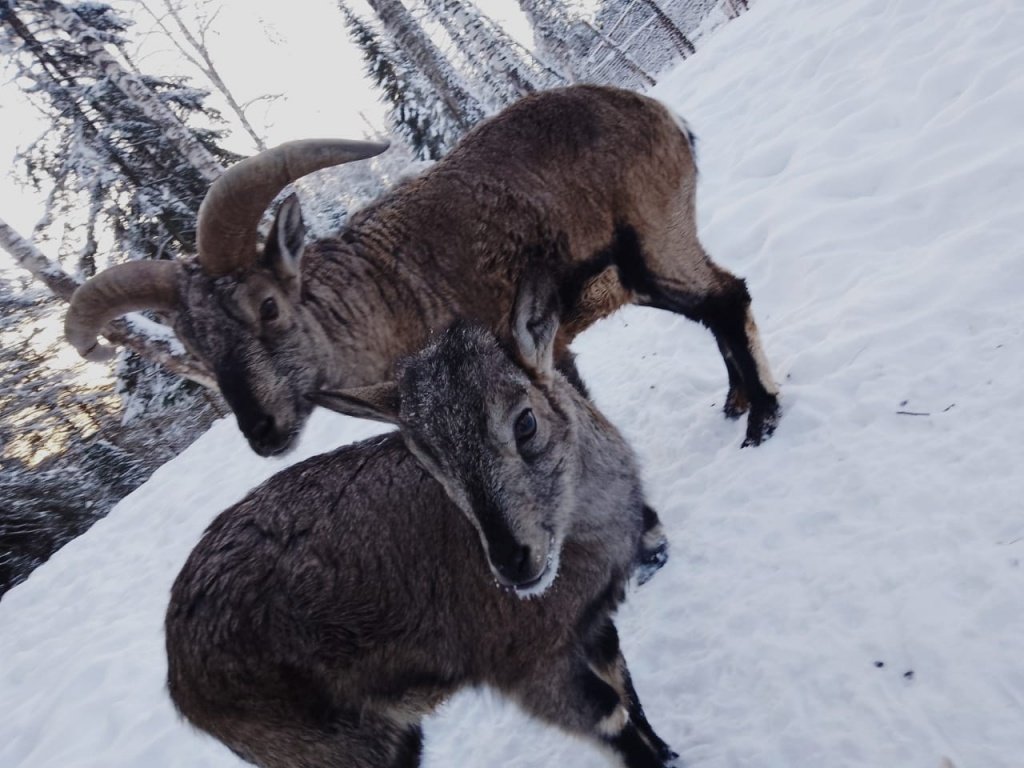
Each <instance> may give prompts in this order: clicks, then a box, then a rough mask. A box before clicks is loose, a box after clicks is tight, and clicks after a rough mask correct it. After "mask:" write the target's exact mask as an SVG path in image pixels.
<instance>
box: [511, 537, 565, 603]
mask: <svg viewBox="0 0 1024 768" xmlns="http://www.w3.org/2000/svg"><path fill="white" fill-rule="evenodd" d="M561 554H562V540H561V539H559V540H558V541H553V542H552V543H551V545H550V546H549V547H548V560H547V563H546V564H545V565H544V570H543V571H542V572H541V575H540V578H539V579H537V580H536V581H535V582H533V583H532V584H530V585H529V586H526V587H512V591H513V592H514V593H515V595H516V597H518V598H519V599H520V600H529V599H530V598H534V597H540V596H541V595H543V594H544V593H545V592H547V591H548V588H549V587H550V586H551V585H552V584H553V583H554V582H555V578H556V577H557V576H558V566H559V564H560V562H561V559H562V558H561Z"/></svg>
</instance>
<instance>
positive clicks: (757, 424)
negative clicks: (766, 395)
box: [741, 397, 781, 448]
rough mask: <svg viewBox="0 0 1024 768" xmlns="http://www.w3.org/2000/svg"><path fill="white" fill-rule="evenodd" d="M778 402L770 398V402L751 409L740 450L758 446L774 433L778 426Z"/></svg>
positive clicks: (779, 412)
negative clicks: (745, 434)
mask: <svg viewBox="0 0 1024 768" xmlns="http://www.w3.org/2000/svg"><path fill="white" fill-rule="evenodd" d="M779 416H781V410H780V409H779V401H778V399H777V398H775V397H772V398H771V400H770V401H769V402H767V403H765V404H764V405H762V406H757V407H754V408H752V409H751V411H750V416H749V417H748V418H747V436H746V438H745V439H744V440H743V445H742V446H741V447H742V448H746V447H748V446H751V445H760V444H761V443H763V442H764V441H765V440H767V439H768V438H769V437H771V436H772V435H773V434H774V433H775V427H777V426H778V424H779Z"/></svg>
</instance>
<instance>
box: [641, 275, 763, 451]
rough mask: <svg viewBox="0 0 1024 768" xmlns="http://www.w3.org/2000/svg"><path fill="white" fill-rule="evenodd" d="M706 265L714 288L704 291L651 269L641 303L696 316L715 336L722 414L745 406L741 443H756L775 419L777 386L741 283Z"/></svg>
mask: <svg viewBox="0 0 1024 768" xmlns="http://www.w3.org/2000/svg"><path fill="white" fill-rule="evenodd" d="M707 267H709V268H710V269H712V270H713V271H714V273H715V280H714V281H709V282H710V283H711V285H713V287H712V288H710V289H709V290H707V291H706V292H703V293H700V292H695V291H691V290H686V289H685V288H684V287H683V286H682V285H680V284H679V283H676V282H675V281H673V280H670V279H666V278H662V277H659V276H658V275H656V274H654V275H651V281H652V283H653V286H654V290H653V291H651V292H650V293H649V294H648V295H647V296H645V297H644V299H643V302H642V303H644V304H647V305H648V306H653V307H657V308H659V309H667V310H669V311H670V312H676V313H678V314H681V315H685V316H686V317H688V318H690V319H691V320H697V321H699V322H701V323H703V324H704V325H705V326H707V328H708V329H709V330H710V331H711V332H712V333H713V334H714V335H715V341H716V342H717V343H718V349H719V351H720V352H721V353H722V359H723V360H724V361H725V368H726V371H727V372H728V375H729V392H728V394H727V395H726V398H725V406H724V408H723V410H724V412H725V415H726V416H728V417H729V418H732V419H736V418H739V417H740V416H741V415H742V414H743V413H746V412H747V411H748V410H749V412H750V413H749V415H748V417H747V435H746V439H745V440H744V441H743V445H744V446H747V445H760V444H761V443H762V442H764V441H765V440H767V439H768V438H769V437H771V435H772V433H773V432H774V431H775V426H776V425H777V424H778V420H779V398H778V393H779V388H778V386H777V385H776V384H775V381H774V379H773V378H772V375H771V369H770V368H769V367H768V361H767V360H766V358H765V356H764V352H763V349H762V346H761V338H760V334H759V333H758V331H757V324H756V323H755V322H754V316H753V314H752V313H751V311H750V293H749V292H748V291H747V286H746V283H744V281H743V280H741V279H739V278H738V277H736V276H734V275H732V274H731V273H729V272H727V271H725V270H724V269H720V268H718V267H716V266H715V265H713V264H711V263H710V261H708V263H707Z"/></svg>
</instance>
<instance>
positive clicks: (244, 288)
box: [66, 85, 779, 455]
mask: <svg viewBox="0 0 1024 768" xmlns="http://www.w3.org/2000/svg"><path fill="white" fill-rule="evenodd" d="M384 149H385V146H384V145H381V144H372V143H365V142H343V141H306V142H295V143H290V144H285V145H283V146H280V147H277V148H275V149H271V150H268V151H267V152H264V153H261V154H260V155H257V156H255V157H253V158H250V159H248V160H245V161H243V162H241V163H239V164H237V165H236V166H233V167H232V168H231V169H229V170H228V171H227V172H226V173H225V174H224V176H223V177H222V178H220V179H218V180H217V181H216V182H215V183H214V184H213V186H212V187H211V189H210V191H209V194H208V195H207V198H206V200H205V201H204V203H203V205H202V208H201V210H200V215H199V223H198V231H199V258H198V263H196V262H192V261H184V262H181V263H164V262H152V263H149V262H144V263H132V264H126V265H121V266H117V267H112V268H111V269H108V270H106V271H105V272H103V273H101V274H99V275H97V276H96V277H95V278H93V279H92V280H90V281H89V282H88V283H86V284H85V285H84V286H82V287H81V288H79V290H78V291H77V292H76V293H75V295H74V297H73V298H72V303H71V308H70V310H69V311H68V316H67V321H66V330H67V336H68V338H69V340H70V341H71V342H72V343H73V344H74V345H75V347H76V348H77V349H78V350H79V352H81V353H82V354H83V355H86V356H90V357H96V356H101V355H102V354H103V352H102V350H103V348H102V347H99V346H98V345H97V341H96V337H97V335H98V334H99V333H100V332H102V329H103V327H104V325H105V324H106V323H107V322H109V321H110V320H111V319H113V318H115V317H118V316H119V315H123V314H125V313H126V312H131V311H135V310H138V309H141V308H145V307H152V308H160V309H164V310H167V309H177V315H176V321H175V331H176V333H177V334H178V336H179V338H181V340H182V341H183V342H184V344H185V345H186V347H187V348H188V349H189V350H190V351H191V352H193V353H194V354H195V355H196V356H197V357H199V358H200V359H201V360H203V361H204V362H205V363H206V364H207V365H208V366H209V368H210V369H211V370H212V371H213V373H214V374H215V375H216V377H217V381H218V384H219V385H220V388H221V391H222V393H223V395H224V397H225V399H226V400H227V402H228V404H229V405H230V406H231V408H232V409H233V411H234V412H235V415H236V417H237V419H238V424H239V427H240V428H241V429H242V432H243V433H245V435H246V437H247V438H248V440H249V444H250V445H251V446H252V448H253V450H255V451H256V452H257V453H260V454H261V455H273V454H278V453H281V452H283V451H286V450H287V449H288V448H290V447H291V446H292V444H293V443H294V441H295V438H296V437H297V435H298V433H299V431H300V430H301V428H302V426H303V424H304V423H305V420H306V418H307V417H308V415H309V412H310V410H311V409H312V405H311V403H310V401H309V400H308V399H307V394H308V393H310V392H313V391H316V390H320V389H325V388H345V387H356V386H363V385H368V384H373V383H376V382H379V381H384V380H387V379H389V378H390V376H391V375H392V373H393V366H394V363H395V361H396V360H398V359H400V358H402V357H404V356H406V355H408V354H411V353H413V352H415V351H416V350H418V349H420V348H421V347H422V346H423V344H424V342H425V341H426V339H427V337H428V336H430V334H431V333H433V332H436V331H439V330H440V329H442V328H444V327H446V326H447V325H448V324H449V323H450V322H451V321H452V320H453V319H454V318H455V317H457V316H462V317H468V318H474V319H476V320H478V321H480V322H482V323H484V324H485V325H487V326H489V327H491V328H493V329H499V330H500V329H502V328H507V327H508V319H509V316H510V313H511V309H512V304H513V297H514V295H515V286H516V285H517V283H518V281H519V280H520V278H521V276H522V275H523V274H524V273H525V271H526V270H538V269H539V270H550V272H551V274H552V275H554V276H556V277H557V278H558V280H559V281H560V285H561V301H562V304H563V306H564V307H565V315H564V317H563V322H562V327H561V329H560V332H559V337H558V340H557V344H556V359H557V361H558V364H559V367H560V368H561V369H562V370H564V371H566V372H567V374H569V376H570V378H571V379H572V380H574V381H575V382H576V383H577V385H578V386H580V387H582V383H581V382H580V381H579V378H578V376H576V374H575V369H574V366H573V362H572V355H571V353H570V352H569V350H568V344H569V342H570V341H571V340H572V339H573V337H574V336H575V335H576V334H577V333H579V332H580V331H582V330H583V329H584V328H586V327H587V326H589V325H591V324H592V323H593V322H595V321H596V320H598V319H599V318H601V317H604V316H606V315H608V314H610V313H611V312H613V311H614V310H615V309H617V308H618V307H620V306H622V305H624V304H627V303H636V304H641V305H645V306H652V307H658V308H661V309H667V310H669V311H672V312H677V313H680V314H683V315H685V316H687V317H689V318H691V319H693V320H698V321H700V322H702V323H704V325H706V326H707V327H708V328H710V329H711V331H712V332H713V333H714V335H715V338H716V340H717V342H718V346H719V348H720V350H721V352H722V356H723V358H724V360H725V365H726V369H727V371H728V375H729V392H728V396H727V398H726V401H725V413H726V415H728V416H730V417H733V418H736V417H738V416H739V415H740V414H742V413H744V412H746V411H747V410H749V412H750V413H749V417H748V421H747V432H746V440H745V443H744V444H745V445H746V444H755V445H756V444H758V443H760V442H761V441H762V440H764V439H765V438H767V437H768V436H769V435H770V434H771V433H772V431H773V429H774V427H775V424H776V421H777V418H778V413H779V406H778V398H777V395H778V388H777V387H776V385H775V383H774V381H773V379H772V376H771V372H770V370H769V367H768V364H767V362H766V360H765V358H764V355H763V353H762V351H761V344H760V340H759V338H758V333H757V327H756V325H755V323H754V319H753V316H752V314H751V312H750V296H749V294H748V292H747V289H746V285H745V284H744V282H743V280H741V279H739V278H737V277H735V276H734V275H732V274H731V273H729V272H728V271H726V270H724V269H722V268H720V267H718V266H717V265H715V264H714V263H713V262H712V261H711V260H710V259H709V258H708V256H707V254H706V253H705V251H704V249H703V247H702V246H701V244H700V241H699V239H698V238H697V231H696V222H695V218H694V190H695V186H696V166H695V164H694V157H693V147H692V141H691V136H690V134H689V131H688V129H687V128H686V124H685V123H684V122H683V121H682V120H681V119H679V118H678V117H676V116H675V115H673V114H672V113H671V112H670V111H669V110H668V109H666V108H665V107H664V106H663V105H662V104H661V103H659V102H657V101H655V100H654V99H650V98H647V97H645V96H641V95H639V94H635V93H631V92H629V91H623V90H619V89H616V88H608V87H599V86H587V85H581V86H573V87H569V88H562V89H558V90H552V91H546V92H543V93H538V94H534V95H532V96H529V97H527V98H525V99H523V100H522V101H520V102H518V103H516V104H514V105H512V106H511V107H509V108H508V109H506V110H505V111H503V112H501V113H500V114H498V115H496V116H494V117H492V118H490V119H488V120H486V121H484V122H483V123H481V124H480V125H479V126H477V128H475V129H474V130H473V131H472V132H470V134H469V135H467V136H466V137H465V139H463V141H462V142H461V143H460V144H459V146H458V147H456V148H455V149H454V150H453V151H452V152H451V154H449V155H448V157H446V158H445V159H444V160H442V161H440V162H438V163H437V164H436V165H434V166H433V167H432V168H431V169H430V170H428V171H427V172H426V173H424V174H423V175H422V176H420V177H418V178H416V179H413V180H411V181H408V182H405V183H403V184H401V185H399V186H398V187H396V188H395V189H393V190H392V191H391V192H389V193H387V194H386V195H384V196H383V197H381V198H380V199H379V200H377V201H376V202H375V203H373V204H372V205H370V206H369V207H367V208H366V209H364V210H362V211H360V212H358V213H356V214H354V215H353V216H352V217H351V218H350V220H349V222H348V224H347V226H346V227H345V229H344V230H343V231H342V232H341V233H339V234H338V235H337V236H334V237H328V238H324V239H320V240H316V241H314V242H310V243H305V242H304V240H305V226H304V224H303V221H302V213H301V210H300V208H299V204H298V201H297V200H296V199H295V197H294V196H293V197H290V198H288V199H287V200H285V201H284V203H283V204H282V205H281V207H280V209H279V211H278V213H277V218H276V220H275V222H274V225H273V227H272V229H271V232H270V235H269V237H268V238H267V243H266V245H265V246H264V248H263V249H262V251H258V250H257V247H256V226H257V223H258V221H259V219H260V216H261V215H262V213H263V211H264V210H265V208H266V206H267V205H269V203H270V202H271V201H272V200H273V198H274V197H275V196H276V195H277V193H278V192H279V191H280V190H281V189H282V188H283V187H284V186H285V185H287V184H288V183H289V182H291V181H292V180H294V179H296V178H298V177H300V176H302V175H304V174H307V173H310V172H312V171H314V170H316V169H318V168H323V167H327V166H330V165H336V164H339V163H344V162H350V161H353V160H358V159H361V158H366V157H370V156H372V155H375V154H377V153H378V152H381V151H383V150H384ZM553 242H558V243H560V244H561V246H560V247H558V248H550V247H549V245H550V244H551V243H553ZM538 253H543V254H552V253H554V254H558V256H557V257H555V258H552V257H550V256H544V257H541V258H538V257H536V254H538Z"/></svg>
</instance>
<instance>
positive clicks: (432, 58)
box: [367, 0, 484, 131]
mask: <svg viewBox="0 0 1024 768" xmlns="http://www.w3.org/2000/svg"><path fill="white" fill-rule="evenodd" d="M367 2H368V4H369V5H370V7H371V8H372V9H373V11H374V13H376V14H377V18H379V19H380V21H381V24H383V26H384V29H385V30H387V33H388V34H389V35H391V37H392V39H393V40H394V41H395V45H397V46H398V47H399V48H401V49H402V51H403V52H404V53H405V54H406V55H408V56H409V59H410V60H411V61H412V62H413V63H414V64H415V65H416V67H417V69H419V71H420V72H421V73H423V76H424V77H425V78H426V79H427V81H428V82H429V83H430V85H431V86H432V87H433V88H434V90H435V91H436V92H437V95H438V97H439V98H440V100H441V102H442V103H443V104H444V105H445V108H446V109H447V110H448V111H449V112H450V113H451V115H452V116H453V118H454V119H455V121H456V123H457V124H458V125H459V126H460V127H461V128H462V130H463V131H468V130H469V129H470V128H472V127H473V126H474V125H476V124H477V123H478V122H480V120H482V119H483V117H484V109H483V107H482V106H481V104H480V102H479V101H477V100H476V98H474V97H473V96H472V95H470V94H469V93H468V92H467V91H466V89H465V88H463V87H462V85H461V84H460V83H459V78H458V75H457V74H456V72H455V71H454V70H453V69H452V66H451V64H449V63H448V62H447V61H446V60H445V58H444V56H443V55H442V54H441V51H439V50H438V48H437V46H435V45H434V43H433V42H431V40H430V38H429V37H428V36H427V34H426V33H425V32H424V31H423V28H422V27H420V25H419V24H418V23H417V22H416V19H414V18H413V16H412V14H411V13H409V10H408V9H407V8H406V7H405V6H404V5H402V2H401V0H367Z"/></svg>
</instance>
